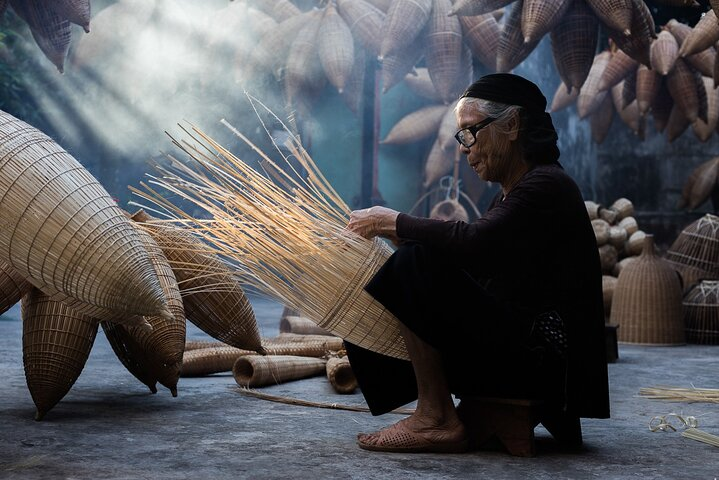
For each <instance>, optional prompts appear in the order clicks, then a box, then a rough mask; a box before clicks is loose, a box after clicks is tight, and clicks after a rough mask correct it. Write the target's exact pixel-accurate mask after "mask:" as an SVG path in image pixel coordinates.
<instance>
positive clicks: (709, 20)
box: [679, 10, 719, 57]
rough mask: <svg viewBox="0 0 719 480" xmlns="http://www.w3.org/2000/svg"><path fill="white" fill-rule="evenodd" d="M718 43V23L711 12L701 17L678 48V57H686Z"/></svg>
mask: <svg viewBox="0 0 719 480" xmlns="http://www.w3.org/2000/svg"><path fill="white" fill-rule="evenodd" d="M717 41H719V22H718V21H717V16H716V14H715V13H714V11H713V10H709V11H708V12H706V13H705V14H704V15H702V16H701V18H700V19H699V21H698V22H697V24H696V25H695V26H694V28H693V29H692V31H691V32H690V33H689V35H687V38H686V39H685V40H684V42H682V45H681V47H680V48H679V55H680V56H682V57H686V56H687V55H692V54H694V53H699V52H701V51H702V50H706V49H707V48H709V47H711V46H713V45H714V44H715V43H716V42H717Z"/></svg>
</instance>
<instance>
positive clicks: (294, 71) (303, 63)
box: [284, 16, 327, 118]
mask: <svg viewBox="0 0 719 480" xmlns="http://www.w3.org/2000/svg"><path fill="white" fill-rule="evenodd" d="M321 22H322V17H321V16H314V17H312V18H311V19H309V20H308V21H307V23H306V25H305V26H304V27H303V28H302V29H301V30H300V31H299V33H298V34H297V37H296V38H295V39H294V40H293V41H292V45H291V46H290V50H289V54H288V56H287V63H286V65H285V73H284V75H285V77H284V85H285V98H286V101H287V103H288V105H291V106H293V107H296V108H297V110H298V111H299V113H300V118H306V117H307V116H308V112H309V107H310V105H311V104H312V102H313V101H314V100H315V98H316V97H317V95H319V93H320V92H321V91H322V89H323V88H324V85H325V83H326V80H327V77H326V76H325V73H324V70H323V69H322V63H321V62H320V57H319V53H318V52H319V49H318V32H319V27H320V24H321Z"/></svg>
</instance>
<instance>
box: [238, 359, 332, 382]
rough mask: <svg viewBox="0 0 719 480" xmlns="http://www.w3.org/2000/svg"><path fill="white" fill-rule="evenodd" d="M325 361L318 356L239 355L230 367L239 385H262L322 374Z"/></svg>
mask: <svg viewBox="0 0 719 480" xmlns="http://www.w3.org/2000/svg"><path fill="white" fill-rule="evenodd" d="M326 363H327V361H326V360H322V359H320V358H307V357H294V356H290V355H283V356H271V357H258V356H248V357H240V358H238V359H237V361H236V362H235V364H234V366H233V367H232V375H233V376H234V377H235V381H236V382H237V384H238V385H239V386H241V387H264V386H266V385H275V384H280V383H284V382H289V381H292V380H299V379H302V378H307V377H315V376H318V375H322V374H324V373H325V371H326V366H325V364H326Z"/></svg>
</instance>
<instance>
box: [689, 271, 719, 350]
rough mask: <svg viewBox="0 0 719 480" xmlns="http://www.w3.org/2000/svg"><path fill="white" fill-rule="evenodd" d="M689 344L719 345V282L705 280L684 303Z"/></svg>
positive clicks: (692, 291)
mask: <svg viewBox="0 0 719 480" xmlns="http://www.w3.org/2000/svg"><path fill="white" fill-rule="evenodd" d="M682 306H683V312H684V324H685V325H686V334H687V343H699V344H705V345H719V281H717V280H703V281H701V282H700V283H699V284H697V285H696V286H695V287H694V288H692V289H691V290H690V291H689V293H687V294H686V296H685V297H684V300H683V302H682Z"/></svg>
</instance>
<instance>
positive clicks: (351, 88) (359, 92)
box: [340, 42, 367, 115]
mask: <svg viewBox="0 0 719 480" xmlns="http://www.w3.org/2000/svg"><path fill="white" fill-rule="evenodd" d="M354 52H355V54H354V62H353V63H352V70H351V72H350V76H349V79H348V80H347V83H345V88H344V90H342V92H341V93H340V97H342V100H344V102H345V104H347V106H348V107H349V108H350V110H352V112H354V114H355V115H359V114H360V112H361V108H362V99H363V97H364V79H365V68H366V65H367V63H366V62H367V52H365V50H364V48H362V46H361V45H360V44H359V43H358V42H355V47H354Z"/></svg>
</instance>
